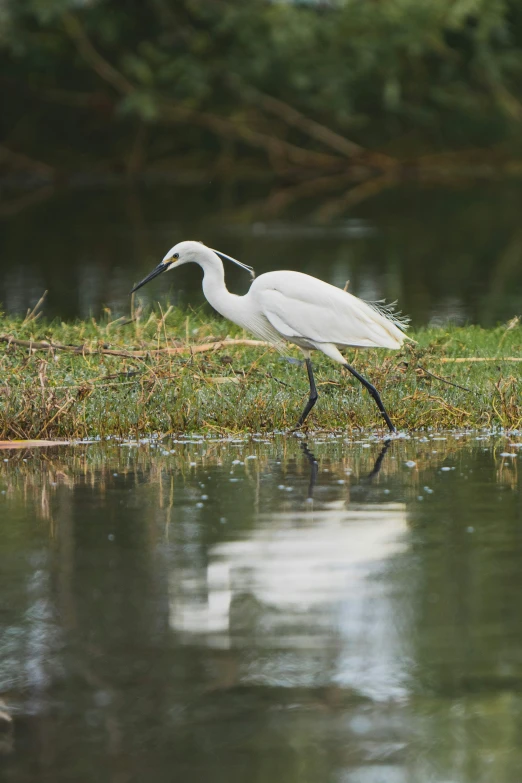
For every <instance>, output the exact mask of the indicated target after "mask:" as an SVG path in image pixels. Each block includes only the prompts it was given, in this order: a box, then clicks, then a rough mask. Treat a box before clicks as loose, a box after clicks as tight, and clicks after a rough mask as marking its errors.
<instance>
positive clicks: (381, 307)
mask: <svg viewBox="0 0 522 783" xmlns="http://www.w3.org/2000/svg"><path fill="white" fill-rule="evenodd" d="M365 301H366V300H365ZM366 304H367V305H369V306H370V307H371V308H372V310H375V312H377V313H379V314H380V315H383V316H384V317H385V318H387V319H388V320H389V321H391V322H392V323H393V324H395V326H397V327H398V328H399V329H401V330H402V331H403V332H405V331H406V329H408V328H409V326H410V321H411V318H410V317H409V316H408V315H403V314H402V312H401V311H400V310H396V309H395V308H396V307H397V301H395V302H387V301H386V300H385V299H379V300H377V301H376V302H366Z"/></svg>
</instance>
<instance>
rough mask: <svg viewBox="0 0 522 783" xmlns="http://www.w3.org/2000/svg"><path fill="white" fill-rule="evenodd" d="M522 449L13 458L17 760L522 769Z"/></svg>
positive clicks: (189, 775) (251, 442) (4, 520)
mask: <svg viewBox="0 0 522 783" xmlns="http://www.w3.org/2000/svg"><path fill="white" fill-rule="evenodd" d="M521 444H522V438H521V436H513V437H512V438H510V437H508V436H500V435H499V436H496V437H493V436H491V437H490V436H484V435H477V434H474V433H468V434H463V435H461V436H457V435H447V436H444V435H438V436H430V437H428V436H419V437H415V438H411V439H404V440H397V441H394V442H393V443H392V444H391V445H390V446H388V447H387V448H386V445H385V444H383V443H382V442H379V441H377V440H373V439H371V438H364V437H361V438H360V439H359V440H355V441H353V440H350V441H346V440H344V439H343V438H342V437H331V436H326V435H320V434H317V435H315V436H313V437H310V439H309V440H308V441H306V442H305V441H304V439H302V438H295V437H289V438H284V437H275V438H266V437H264V436H259V437H254V438H238V439H229V440H219V439H217V438H216V439H202V438H187V439H179V440H175V441H172V440H162V441H146V440H144V441H143V442H141V443H138V444H137V443H127V444H125V443H119V442H116V441H110V442H107V443H103V444H100V443H98V444H97V443H93V444H83V445H79V446H76V447H74V448H58V449H52V450H48V451H44V450H33V451H31V452H23V451H19V452H13V451H4V452H1V453H0V493H1V494H0V520H1V523H0V524H1V528H2V535H1V538H0V542H1V544H0V553H1V554H0V557H1V568H0V594H1V595H2V604H1V615H0V618H1V627H0V649H1V651H2V656H1V661H0V699H1V700H2V702H1V704H0V753H1V755H0V765H1V766H2V769H3V777H2V779H3V780H6V781H9V782H10V783H19V782H20V781H24V782H25V781H33V780H38V781H47V780H49V781H53V782H54V781H64V783H65V782H66V781H67V783H69V781H72V780H74V781H82V782H83V781H85V783H88V781H93V782H94V781H96V782H97V783H98V781H118V782H123V781H143V780H147V781H152V783H154V782H155V781H162V782H163V781H170V780H183V781H184V782H187V783H190V781H194V782H195V781H201V780H212V781H223V783H225V782H226V783H234V782H235V781H238V783H239V781H245V780H256V781H259V783H261V782H262V781H267V783H268V781H270V783H279V781H280V782H281V783H288V781H294V780H295V781H299V782H300V783H302V782H303V781H305V783H329V782H330V781H332V782H335V783H339V782H341V781H342V783H403V782H406V781H408V782H409V781H414V782H415V783H491V781H495V783H519V781H520V780H521V779H522V745H521V743H520V731H521V728H522V653H521V650H522V621H521V615H520V606H521V602H522V581H521V579H520V563H521V561H522V535H521V530H522V527H521V523H522V506H521V502H520V498H521V493H520V483H521V479H520V469H519V464H520V460H521V456H520V455H521V454H522V448H520V446H521ZM506 455H508V456H506ZM10 720H11V721H12V723H10V722H9V721H10Z"/></svg>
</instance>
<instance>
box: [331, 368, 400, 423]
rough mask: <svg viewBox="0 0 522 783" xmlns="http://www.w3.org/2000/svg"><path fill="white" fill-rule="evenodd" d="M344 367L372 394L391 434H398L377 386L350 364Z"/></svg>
mask: <svg viewBox="0 0 522 783" xmlns="http://www.w3.org/2000/svg"><path fill="white" fill-rule="evenodd" d="M344 366H345V367H346V369H347V370H350V372H351V373H352V375H355V377H356V378H357V380H358V381H360V382H361V383H362V385H363V386H364V387H365V388H366V389H368V391H369V392H370V394H371V395H372V397H373V399H374V400H375V402H376V403H377V407H378V408H379V410H380V412H381V413H382V416H383V419H384V421H385V422H386V424H387V425H388V428H389V430H390V432H397V430H396V429H395V427H394V426H393V424H392V422H391V419H390V417H389V416H388V414H387V413H386V408H385V407H384V405H383V404H382V400H381V398H380V396H379V392H378V391H377V389H376V388H375V386H372V384H371V383H370V381H367V380H366V378H363V376H362V375H361V374H360V373H358V372H357V370H354V368H353V367H350V365H349V364H348V362H345V364H344Z"/></svg>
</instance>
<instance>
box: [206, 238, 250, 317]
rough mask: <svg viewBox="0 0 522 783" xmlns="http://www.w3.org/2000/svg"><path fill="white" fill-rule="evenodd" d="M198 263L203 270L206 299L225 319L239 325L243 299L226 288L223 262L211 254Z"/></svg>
mask: <svg viewBox="0 0 522 783" xmlns="http://www.w3.org/2000/svg"><path fill="white" fill-rule="evenodd" d="M198 263H199V265H200V266H201V268H202V269H203V293H204V294H205V298H206V299H207V301H208V302H209V303H210V304H211V305H212V307H213V308H214V310H217V311H218V313H220V314H221V315H223V316H224V317H225V318H229V319H230V320H231V321H235V322H236V323H237V322H238V321H237V316H238V314H239V310H240V303H241V299H242V297H240V296H236V294H231V293H230V291H229V290H228V288H227V287H226V285H225V270H224V269H223V262H222V261H221V259H220V258H218V257H217V256H216V255H215V254H214V253H212V252H210V253H209V255H205V256H204V257H203V258H201V259H198Z"/></svg>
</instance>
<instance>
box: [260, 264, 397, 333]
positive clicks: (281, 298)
mask: <svg viewBox="0 0 522 783" xmlns="http://www.w3.org/2000/svg"><path fill="white" fill-rule="evenodd" d="M263 277H265V278H272V279H271V280H269V279H267V280H266V281H265V285H264V286H263V287H262V288H261V287H260V288H259V290H258V291H256V296H257V298H258V301H259V303H260V304H261V307H262V311H263V314H264V315H265V317H266V318H267V319H268V321H269V322H270V323H271V324H272V326H273V327H274V328H275V329H276V330H277V331H278V332H279V333H280V334H281V335H283V336H284V337H286V338H287V339H289V340H292V339H293V338H302V339H306V340H309V341H310V342H312V343H333V344H334V345H346V346H353V347H361V348H371V347H374V348H375V347H381V348H399V347H400V346H401V345H402V343H403V341H404V339H405V335H404V334H403V332H402V331H401V329H400V328H399V326H398V325H397V324H396V323H394V321H393V320H391V318H390V317H388V316H387V315H385V314H384V313H382V312H380V311H379V310H378V309H376V308H375V307H374V306H372V305H370V304H368V303H367V302H363V301H362V299H358V298H357V297H356V296H353V295H352V294H349V293H348V292H346V291H342V290H341V289H340V288H336V287H335V286H331V285H329V284H328V283H325V282H323V281H322V280H317V279H316V278H313V277H310V276H309V275H303V274H301V273H299V272H277V273H268V274H267V275H263ZM259 280H260V281H261V278H259Z"/></svg>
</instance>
